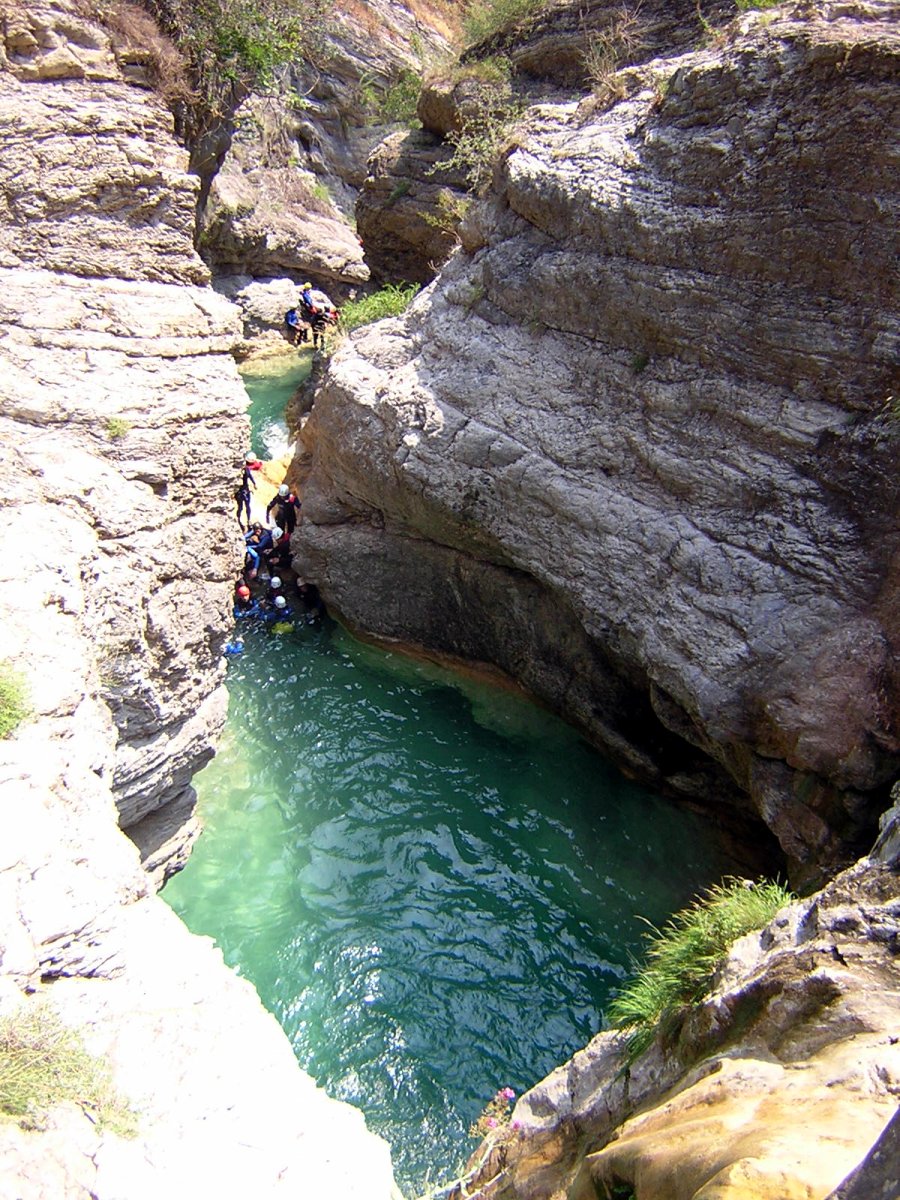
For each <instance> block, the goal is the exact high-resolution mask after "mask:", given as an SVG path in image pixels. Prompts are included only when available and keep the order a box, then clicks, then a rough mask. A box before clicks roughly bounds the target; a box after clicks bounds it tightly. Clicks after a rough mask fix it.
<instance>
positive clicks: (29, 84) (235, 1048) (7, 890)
mask: <svg viewBox="0 0 900 1200" xmlns="http://www.w3.org/2000/svg"><path fill="white" fill-rule="evenodd" d="M86 11H87V9H86V8H85V7H84V6H83V5H81V4H79V3H76V2H74V0H73V2H71V3H70V2H68V0H52V2H47V3H42V2H40V0H35V3H33V4H29V5H27V6H26V5H18V4H17V5H8V6H5V7H4V8H3V10H2V33H3V37H2V42H0V278H2V285H3V286H2V289H0V308H2V317H3V321H2V336H0V444H2V447H3V451H4V458H5V464H6V472H5V482H4V489H3V505H4V521H3V523H2V530H0V543H2V549H0V561H2V564H3V566H2V584H3V586H2V588H0V660H3V661H4V663H5V664H6V665H7V666H8V665H9V664H11V665H12V666H13V667H14V668H15V669H16V670H17V671H18V672H19V673H20V674H21V676H22V677H23V678H24V679H25V681H26V683H27V688H28V692H29V695H30V702H31V706H32V708H33V715H32V717H31V718H30V719H29V720H27V721H26V722H25V723H24V724H23V725H22V726H21V727H20V728H19V729H18V730H17V731H16V732H15V733H14V734H13V736H12V737H10V738H8V739H6V740H3V741H0V781H2V803H3V806H4V812H3V836H2V838H0V1007H2V1008H3V1010H4V1011H7V1010H9V1009H11V1008H14V1007H15V1006H16V1005H18V1004H21V1003H25V1004H31V1003H34V1002H35V996H46V997H47V998H49V1000H50V1002H51V1003H52V1004H53V1005H54V1006H55V1007H56V1008H58V1009H59V1011H60V1012H61V1014H62V1016H63V1018H64V1019H65V1020H66V1021H67V1022H69V1023H72V1024H75V1025H78V1026H79V1027H81V1028H83V1029H84V1030H85V1031H86V1036H87V1039H88V1043H89V1046H90V1048H91V1049H93V1050H95V1051H97V1052H100V1053H103V1054H104V1055H106V1056H108V1058H109V1060H110V1062H111V1063H112V1066H113V1070H114V1073H115V1078H116V1082H117V1084H118V1085H119V1087H120V1088H121V1089H122V1091H123V1092H124V1093H125V1094H126V1096H127V1097H128V1098H129V1100H130V1101H131V1103H132V1104H133V1105H134V1107H135V1108H136V1110H137V1113H138V1124H139V1133H138V1136H137V1138H136V1139H135V1140H133V1141H128V1142H126V1141H123V1140H122V1139H120V1138H117V1137H115V1136H113V1135H111V1134H109V1133H105V1132H103V1131H101V1130H99V1129H98V1128H97V1127H96V1126H95V1124H94V1123H93V1121H92V1119H91V1115H90V1114H89V1113H85V1112H82V1111H80V1110H63V1111H60V1112H58V1113H55V1114H54V1115H53V1116H52V1117H51V1119H50V1122H49V1125H48V1127H47V1129H45V1130H43V1131H42V1132H38V1131H34V1130H31V1131H25V1130H22V1129H20V1128H19V1127H18V1126H17V1125H14V1124H12V1123H9V1122H7V1121H2V1122H0V1194H2V1195H3V1196H4V1197H7V1196H15V1197H17V1198H19V1200H33V1198H37V1197H48V1198H49V1197H53V1198H54V1200H58V1198H61V1197H64V1198H69V1197H72V1198H75V1197H78V1198H84V1197H88V1196H91V1197H94V1198H95V1200H112V1198H113V1197H116V1198H122V1197H128V1198H129V1200H135V1198H137V1197H145V1196H146V1197H149V1196H150V1195H154V1196H157V1195H161V1194H168V1195H172V1196H179V1195H181V1196H201V1195H216V1196H219V1197H232V1196H233V1197H237V1196H241V1197H246V1196H249V1195H256V1196H269V1195H271V1196H276V1195H297V1194H299V1193H300V1192H302V1191H304V1190H306V1191H307V1194H323V1193H324V1192H325V1191H326V1190H333V1191H334V1192H335V1193H336V1194H337V1193H341V1192H342V1191H344V1190H346V1191H347V1192H348V1193H349V1192H354V1191H359V1192H362V1191H363V1190H365V1191H366V1193H367V1194H374V1195H377V1196H383V1197H385V1198H386V1197H387V1196H388V1195H389V1193H390V1189H391V1177H390V1162H389V1155H388V1152H387V1148H386V1147H385V1146H384V1144H383V1143H382V1142H381V1141H380V1140H379V1139H376V1138H373V1137H371V1136H370V1135H368V1134H367V1133H366V1131H365V1128H364V1123H363V1120H362V1117H361V1115H360V1114H359V1113H357V1112H355V1111H354V1110H352V1109H350V1108H348V1107H347V1106H345V1105H340V1104H336V1103H334V1102H332V1101H330V1100H328V1099H327V1098H325V1097H324V1096H323V1095H322V1094H321V1093H319V1092H318V1091H317V1089H316V1088H315V1085H314V1084H313V1083H312V1081H311V1080H309V1079H308V1078H307V1077H306V1076H304V1075H303V1074H302V1073H301V1072H300V1071H299V1069H298V1068H297V1066H296V1062H295V1060H294V1058H293V1055H292V1053H291V1050H290V1046H289V1044H288V1042H287V1040H286V1039H285V1038H284V1036H283V1034H282V1033H281V1032H280V1030H279V1029H278V1027H277V1025H276V1023H275V1021H274V1019H273V1018H272V1017H270V1016H269V1015H268V1014H266V1013H264V1012H263V1010H262V1008H261V1005H260V1004H259V1000H258V998H257V997H256V995H255V993H254V992H253V990H252V988H251V987H250V986H249V985H248V984H246V983H245V982H243V981H241V980H240V979H238V978H237V977H236V976H235V975H234V974H233V973H232V972H231V971H229V970H227V969H226V968H225V967H224V965H223V963H222V960H221V955H220V954H219V953H218V951H216V950H214V948H213V947H212V946H211V944H209V943H208V942H206V941H205V940H200V939H196V938H193V937H192V936H191V935H189V934H188V932H187V931H186V930H185V928H184V927H183V926H182V925H181V923H180V922H179V921H178V920H177V919H176V918H175V917H174V915H173V914H172V913H171V912H170V911H169V909H168V908H167V906H166V905H165V904H163V902H162V901H161V900H159V899H157V898H156V897H155V895H154V894H153V888H152V886H151V881H152V880H154V879H155V880H156V881H158V880H160V879H161V878H162V877H163V876H164V875H165V874H166V873H167V872H168V871H170V870H171V869H172V868H173V867H174V866H175V865H177V864H178V863H179V862H180V861H182V859H183V856H184V855H185V853H186V852H187V848H188V846H189V844H190V840H191V837H192V836H193V833H194V832H195V826H194V824H193V820H192V816H191V813H192V808H193V801H194V794H193V790H192V788H191V786H190V780H191V777H192V775H193V774H194V772H195V771H196V770H197V769H198V768H199V767H200V766H201V765H202V764H203V763H204V762H205V761H206V760H207V759H208V758H209V757H210V756H211V754H212V752H213V747H214V744H215V739H216V736H217V734H218V732H219V730H220V728H221V725H222V722H223V720H224V716H225V709H226V704H227V697H226V693H225V690H224V687H223V678H224V669H223V660H222V657H221V650H222V646H223V642H224V640H225V638H226V636H227V632H228V629H229V625H230V611H229V610H230V599H231V587H232V579H233V576H234V573H235V571H236V570H237V569H238V568H239V566H240V562H241V552H240V542H239V538H238V537H237V536H236V533H237V530H236V525H235V523H234V520H233V509H232V503H233V502H232V494H233V488H234V482H235V479H236V477H237V468H238V464H239V463H240V461H241V458H242V455H243V452H244V450H245V449H246V439H247V436H248V429H247V421H246V417H245V415H244V409H245V405H246V395H245V393H244V391H243V388H242V387H241V384H240V381H239V378H238V375H237V372H236V369H235V365H234V361H233V358H232V356H231V353H230V351H231V349H232V347H233V346H234V344H235V342H236V340H237V338H238V336H239V333H240V321H239V316H238V313H237V310H236V309H235V308H234V307H233V306H232V305H231V304H229V303H228V302H227V301H226V300H225V299H223V298H222V297H220V296H218V295H216V294H215V293H213V292H212V291H211V290H210V289H209V288H208V287H207V286H206V284H207V281H208V271H207V269H206V267H205V266H204V265H203V263H202V262H201V261H200V259H199V258H198V256H197V255H196V253H195V251H194V249H193V230H194V213H195V204H196V195H197V186H198V185H197V181H196V180H195V179H193V178H192V177H190V176H189V175H188V174H187V171H186V166H187V155H186V153H185V152H184V151H182V150H181V149H180V148H179V147H178V146H177V145H176V144H175V141H174V139H173V135H172V120H171V117H170V115H169V113H168V112H167V111H166V110H165V109H164V108H163V107H162V105H161V104H160V102H159V101H158V100H157V99H156V97H155V96H154V95H153V94H152V93H151V92H150V91H148V90H147V89H146V87H144V86H141V85H140V75H139V73H138V76H137V81H138V82H137V85H135V84H134V83H129V82H127V79H131V80H135V78H136V76H135V71H134V69H133V68H134V63H135V61H136V60H139V58H140V48H136V47H134V46H128V45H124V44H123V43H122V40H121V38H120V37H119V36H118V35H117V36H113V35H111V34H110V33H109V32H108V31H107V30H106V29H104V28H103V27H102V26H100V25H99V24H98V23H97V22H96V20H92V19H89V18H88V17H86V16H85V13H86ZM126 67H127V71H126V69H125V68H126ZM126 77H127V78H126ZM119 825H121V826H122V827H123V828H127V830H128V832H129V834H130V835H131V837H132V838H133V840H134V843H136V844H137V846H138V847H139V848H140V852H141V857H143V865H144V868H145V869H143V870H142V868H141V861H140V858H139V855H138V851H137V850H136V849H135V845H134V844H133V843H132V842H131V841H129V840H128V838H126V837H125V836H124V835H123V834H122V833H121V832H120V829H119V827H118V826H119ZM348 1139H349V1143H350V1144H351V1145H352V1146H353V1150H352V1152H351V1153H348V1152H347V1149H346V1146H347V1140H348Z"/></svg>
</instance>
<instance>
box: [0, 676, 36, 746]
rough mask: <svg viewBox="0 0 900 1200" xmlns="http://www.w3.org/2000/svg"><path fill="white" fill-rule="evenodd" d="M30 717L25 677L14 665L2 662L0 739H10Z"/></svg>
mask: <svg viewBox="0 0 900 1200" xmlns="http://www.w3.org/2000/svg"><path fill="white" fill-rule="evenodd" d="M30 715H31V705H30V704H29V703H28V689H27V687H26V684H25V677H24V675H23V674H22V673H21V671H17V670H16V668H15V667H14V666H13V665H12V663H10V662H6V661H4V662H0V738H5V737H9V735H10V734H11V733H13V732H14V730H16V729H18V727H19V726H20V725H21V724H22V722H23V721H24V720H25V719H26V718H27V717H29V716H30Z"/></svg>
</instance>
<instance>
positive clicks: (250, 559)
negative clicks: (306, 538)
mask: <svg viewBox="0 0 900 1200" xmlns="http://www.w3.org/2000/svg"><path fill="white" fill-rule="evenodd" d="M272 533H273V531H272V530H271V529H263V527H262V525H260V523H259V522H258V521H255V522H254V523H253V525H252V526H251V527H250V530H249V531H248V532H247V533H245V534H244V545H245V546H246V547H247V558H246V561H245V566H246V567H247V568H248V571H247V574H248V577H249V578H250V579H255V578H256V576H257V574H258V573H259V569H260V567H261V565H262V556H263V555H264V554H267V553H271V550H272V545H273V538H272ZM278 533H279V535H280V534H281V530H280V529H279V530H278Z"/></svg>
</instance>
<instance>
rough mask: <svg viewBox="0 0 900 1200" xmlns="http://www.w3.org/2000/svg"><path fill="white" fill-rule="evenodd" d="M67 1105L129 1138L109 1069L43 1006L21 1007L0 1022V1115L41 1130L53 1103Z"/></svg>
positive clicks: (129, 1125)
mask: <svg viewBox="0 0 900 1200" xmlns="http://www.w3.org/2000/svg"><path fill="white" fill-rule="evenodd" d="M65 1101H70V1102H72V1103H75V1104H77V1105H79V1106H80V1107H81V1108H82V1109H84V1110H85V1111H86V1112H87V1113H88V1115H89V1116H90V1118H91V1120H92V1121H94V1122H95V1123H96V1124H97V1125H99V1126H100V1127H105V1128H107V1129H110V1130H111V1131H112V1132H113V1133H119V1134H122V1135H123V1136H125V1137H131V1136H133V1135H134V1134H135V1133H136V1132H137V1122H136V1119H135V1115H134V1113H133V1112H132V1110H131V1109H130V1108H129V1107H128V1105H127V1103H126V1102H125V1101H124V1100H123V1099H122V1098H121V1097H120V1096H119V1095H117V1093H116V1091H115V1088H114V1087H113V1085H112V1081H111V1073H110V1069H109V1066H108V1065H107V1064H106V1063H104V1062H102V1061H101V1060H100V1059H97V1058H94V1057H93V1056H92V1055H90V1054H88V1052H87V1051H86V1050H85V1049H84V1046H83V1045H82V1042H81V1038H80V1037H79V1035H78V1034H77V1033H76V1032H75V1031H74V1030H72V1029H69V1028H67V1027H66V1026H65V1025H63V1023H62V1021H61V1020H60V1019H59V1017H58V1015H57V1014H56V1013H55V1012H54V1011H53V1009H52V1008H51V1007H50V1006H49V1005H48V1004H46V1003H41V1002H32V1003H27V1004H25V1005H23V1006H22V1007H21V1008H20V1009H18V1011H16V1012H14V1013H13V1014H12V1015H11V1016H7V1017H4V1018H2V1019H0V1113H4V1114H5V1115H7V1116H10V1117H15V1118H17V1119H18V1120H19V1121H20V1123H21V1124H23V1125H24V1126H26V1127H28V1128H36V1127H40V1125H41V1124H42V1122H43V1120H44V1118H45V1117H46V1115H47V1113H48V1112H49V1111H50V1110H51V1109H52V1108H53V1107H54V1106H55V1105H57V1104H62V1103H64V1102H65Z"/></svg>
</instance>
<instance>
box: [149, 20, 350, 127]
mask: <svg viewBox="0 0 900 1200" xmlns="http://www.w3.org/2000/svg"><path fill="white" fill-rule="evenodd" d="M144 5H145V7H146V8H147V9H148V10H149V11H150V12H151V13H152V15H153V16H154V17H155V18H156V20H157V22H158V23H159V26H160V28H161V29H163V30H164V31H165V33H167V34H168V35H169V37H171V38H172V40H173V41H174V42H175V44H176V46H177V47H178V49H179V50H180V51H181V53H182V54H183V55H184V56H185V57H186V59H187V60H188V63H189V65H190V73H191V75H192V79H193V84H194V95H193V98H192V99H193V103H194V105H195V106H196V107H198V108H199V109H201V110H202V112H203V113H204V114H205V116H206V119H207V120H208V119H209V118H210V117H213V116H216V115H220V114H222V113H224V112H231V111H233V109H234V107H235V105H236V104H237V103H239V102H240V100H241V99H243V98H244V97H245V96H246V95H248V94H249V93H250V92H251V91H253V92H264V91H266V90H267V89H270V88H271V87H272V86H273V85H274V84H275V83H276V82H277V81H278V79H279V77H280V76H281V74H282V73H283V69H284V68H285V67H287V66H289V65H290V64H291V63H296V62H301V61H303V60H304V59H309V58H314V57H316V56H317V55H318V54H321V52H322V37H323V32H324V28H325V21H326V16H327V13H328V11H329V9H330V7H331V0H303V3H302V4H301V3H300V2H299V0H199V2H198V0H144Z"/></svg>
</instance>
